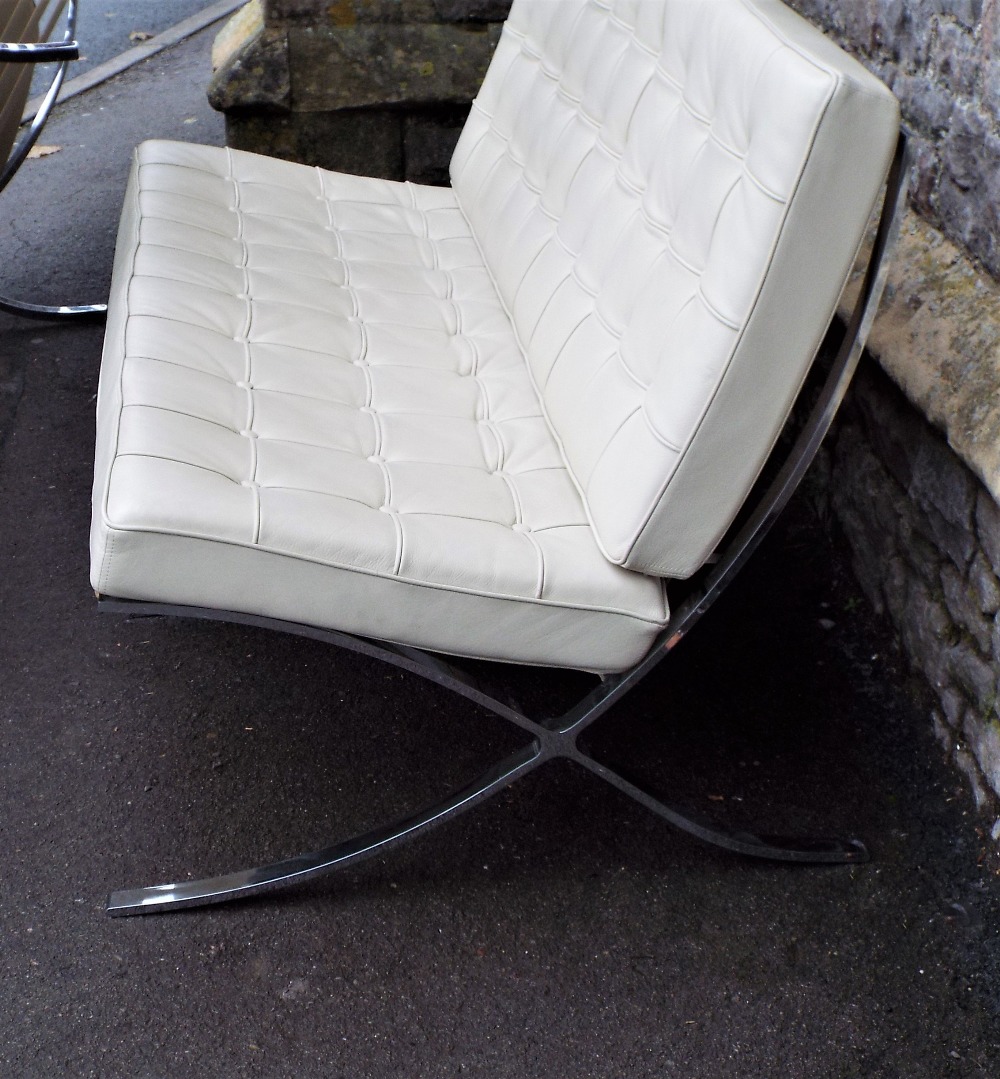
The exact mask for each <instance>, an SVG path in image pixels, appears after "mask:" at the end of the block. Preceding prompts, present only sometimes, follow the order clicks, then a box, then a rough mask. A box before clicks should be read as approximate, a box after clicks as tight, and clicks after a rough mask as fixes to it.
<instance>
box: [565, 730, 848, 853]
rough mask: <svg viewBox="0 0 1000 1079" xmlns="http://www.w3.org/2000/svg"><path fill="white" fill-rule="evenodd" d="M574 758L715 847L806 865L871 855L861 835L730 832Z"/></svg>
mask: <svg viewBox="0 0 1000 1079" xmlns="http://www.w3.org/2000/svg"><path fill="white" fill-rule="evenodd" d="M573 760H575V761H577V762H578V763H579V764H582V765H583V766H584V767H585V768H586V769H587V770H588V771H590V772H593V773H594V775H596V776H600V777H601V779H603V780H604V781H605V782H607V783H610V784H611V786H612V787H614V788H616V789H617V790H620V791H621V792H622V793H623V794H627V795H628V796H629V797H630V798H633V799H635V801H637V802H639V803H640V805H644V806H645V807H646V808H647V809H649V810H652V812H653V813H655V814H656V815H657V816H658V817H662V818H663V819H664V820H666V821H668V822H669V823H670V824H672V825H673V826H674V827H675V828H678V829H679V830H680V831H682V832H686V833H687V834H688V835H692V836H694V837H695V838H696V839H700V840H701V841H702V842H704V843H709V844H711V845H712V846H713V847H721V848H722V849H723V850H729V851H733V852H734V853H736V854H745V855H749V856H750V857H752V858H765V859H767V860H769V861H775V862H800V863H802V864H805V865H844V864H847V863H855V864H857V863H863V862H867V861H868V859H869V854H868V849H867V847H865V845H864V843H862V842H861V840H860V839H830V838H825V837H824V838H813V837H811V836H810V837H807V838H806V837H802V838H792V837H785V836H766V835H765V836H757V835H752V834H750V833H749V832H726V831H723V830H722V829H720V828H717V827H715V826H714V825H712V824H708V823H705V822H702V821H699V820H695V819H693V818H691V817H689V816H686V815H685V814H683V813H680V812H679V811H678V810H676V809H673V808H672V807H670V806H668V805H667V804H666V803H664V802H661V801H660V800H659V798H656V797H654V796H653V795H652V794H650V793H649V792H648V791H646V790H643V788H642V787H639V786H637V785H636V784H635V783H633V782H631V781H630V780H628V779H625V777H624V776H621V775H619V774H618V773H617V772H615V771H613V770H612V769H611V768H608V767H607V766H606V765H603V764H601V763H600V762H599V761H595V760H594V758H593V757H588V756H587V755H586V754H585V753H583V752H580V751H578V752H577V753H575V754H574V755H573Z"/></svg>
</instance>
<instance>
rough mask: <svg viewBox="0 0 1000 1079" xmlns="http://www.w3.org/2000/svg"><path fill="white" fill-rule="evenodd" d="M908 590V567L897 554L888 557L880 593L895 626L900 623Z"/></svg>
mask: <svg viewBox="0 0 1000 1079" xmlns="http://www.w3.org/2000/svg"><path fill="white" fill-rule="evenodd" d="M909 591H910V571H909V568H908V567H907V565H906V563H905V562H904V561H903V559H902V558H900V557H898V556H897V557H895V558H890V559H889V564H888V565H887V566H886V570H885V575H884V577H883V578H882V594H883V595H884V597H885V606H886V608H887V609H888V611H889V617H890V618H891V619H892V622H893V625H895V626H896V627H899V626H900V625H901V624H902V621H903V616H904V613H905V611H906V600H907V596H908V595H909Z"/></svg>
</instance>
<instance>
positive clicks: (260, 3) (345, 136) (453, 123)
mask: <svg viewBox="0 0 1000 1079" xmlns="http://www.w3.org/2000/svg"><path fill="white" fill-rule="evenodd" d="M509 8H510V0H337V2H335V3H331V0H252V2H251V3H250V4H248V5H247V7H246V9H244V10H243V11H242V12H241V14H240V15H239V16H238V17H237V18H236V19H235V20H234V21H233V22H232V23H231V25H230V27H229V28H228V29H227V30H226V31H224V32H223V34H222V35H220V39H219V42H218V43H217V47H216V50H215V53H214V56H213V66H215V68H216V71H215V75H214V77H213V79H212V83H211V86H210V88H209V100H210V101H211V102H212V104H213V105H214V106H215V108H217V109H220V110H222V111H224V112H225V114H226V138H227V142H228V143H229V145H230V146H234V147H237V148H242V149H250V150H256V151H258V152H261V153H269V154H272V155H274V156H277V157H284V158H289V159H291V160H296V161H307V162H309V163H311V164H315V165H320V166H322V167H324V168H330V169H338V170H340V171H343V172H354V173H361V174H365V175H369V176H382V177H385V178H386V179H395V180H402V179H407V180H413V181H415V182H418V183H446V182H447V179H448V173H447V169H448V162H449V160H450V158H451V153H452V150H453V149H454V146H455V143H456V141H457V140H458V135H459V132H460V131H461V127H462V124H463V123H464V121H465V117H466V115H467V113H468V110H469V102H470V101H471V100H472V98H473V97H474V96H475V94H476V92H477V91H478V89H479V85H480V83H481V82H482V78H483V75H484V73H485V71H486V67H487V65H488V64H489V61H490V58H491V57H492V55H493V50H494V49H495V48H496V43H497V40H498V38H499V35H500V26H501V23H502V21H503V19H504V18H505V17H506V14H507V11H508V10H509Z"/></svg>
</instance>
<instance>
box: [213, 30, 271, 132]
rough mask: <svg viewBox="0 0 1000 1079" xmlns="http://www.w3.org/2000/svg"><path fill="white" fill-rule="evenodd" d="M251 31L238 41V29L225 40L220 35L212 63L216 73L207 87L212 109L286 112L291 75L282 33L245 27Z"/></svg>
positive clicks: (224, 32) (225, 33) (224, 31)
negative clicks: (253, 109) (213, 62)
mask: <svg viewBox="0 0 1000 1079" xmlns="http://www.w3.org/2000/svg"><path fill="white" fill-rule="evenodd" d="M244 28H245V29H246V30H247V31H248V33H247V35H246V37H245V39H243V40H240V38H239V27H237V28H235V29H236V32H235V33H234V34H233V35H232V36H231V37H229V39H228V40H226V37H224V35H227V31H226V30H223V31H222V33H220V35H219V37H218V38H217V39H216V41H217V50H216V54H215V56H214V57H213V60H214V61H215V62H216V63H217V65H218V66H217V70H216V71H215V72H214V73H213V75H212V79H211V81H210V82H209V86H208V100H209V103H210V104H211V106H212V108H214V109H219V110H220V111H222V112H225V111H227V110H229V109H234V108H242V109H250V108H256V109H272V108H287V107H288V105H289V102H290V99H291V72H290V70H289V67H288V47H287V42H286V40H285V35H284V33H282V32H275V31H271V30H265V29H264V28H263V26H262V25H258V26H257V27H256V28H255V27H254V25H253V24H252V23H250V22H246V23H244Z"/></svg>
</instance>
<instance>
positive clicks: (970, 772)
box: [952, 748, 989, 809]
mask: <svg viewBox="0 0 1000 1079" xmlns="http://www.w3.org/2000/svg"><path fill="white" fill-rule="evenodd" d="M952 759H953V760H954V762H955V764H956V765H957V766H958V770H959V771H960V772H961V773H962V774H963V775H964V776H965V778H966V779H967V780H968V781H969V786H970V788H971V789H972V798H973V801H975V803H976V809H982V808H983V807H984V806H985V805H987V804H988V802H989V796H988V795H987V793H986V791H985V790H984V789H983V781H982V776H981V775H980V772H979V768H978V767H977V765H976V759H975V757H973V755H972V754H971V753H970V752H969V751H968V750H967V749H958V748H956V750H955V753H954V756H953V758H952Z"/></svg>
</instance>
